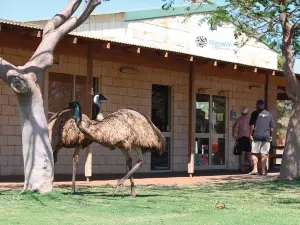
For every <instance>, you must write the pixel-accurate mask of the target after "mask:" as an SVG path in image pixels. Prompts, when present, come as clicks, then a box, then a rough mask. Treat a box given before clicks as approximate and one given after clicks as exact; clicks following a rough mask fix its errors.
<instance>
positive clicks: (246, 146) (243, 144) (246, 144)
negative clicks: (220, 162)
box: [237, 137, 251, 152]
mask: <svg viewBox="0 0 300 225" xmlns="http://www.w3.org/2000/svg"><path fill="white" fill-rule="evenodd" d="M237 149H238V152H244V151H245V152H251V141H250V139H249V138H248V137H241V138H239V139H238V145H237Z"/></svg>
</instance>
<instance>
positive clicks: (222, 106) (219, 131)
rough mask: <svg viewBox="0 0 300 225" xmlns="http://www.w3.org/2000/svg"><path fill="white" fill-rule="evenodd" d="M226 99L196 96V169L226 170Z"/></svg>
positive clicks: (214, 96) (223, 97) (205, 95)
mask: <svg viewBox="0 0 300 225" xmlns="http://www.w3.org/2000/svg"><path fill="white" fill-rule="evenodd" d="M226 111H227V108H226V97H225V96H218V95H210V94H196V119H195V121H196V124H195V126H196V127H195V160H194V161H195V169H225V168H226V154H225V153H226V146H227V145H226V125H227V121H226V118H227V117H226Z"/></svg>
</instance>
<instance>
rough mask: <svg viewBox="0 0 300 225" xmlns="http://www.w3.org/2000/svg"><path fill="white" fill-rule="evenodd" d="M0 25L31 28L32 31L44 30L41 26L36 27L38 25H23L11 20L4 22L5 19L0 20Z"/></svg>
mask: <svg viewBox="0 0 300 225" xmlns="http://www.w3.org/2000/svg"><path fill="white" fill-rule="evenodd" d="M0 23H2V24H9V25H15V26H20V27H27V28H32V29H40V30H42V29H43V28H44V26H43V25H38V24H33V23H24V22H18V21H13V20H6V19H0Z"/></svg>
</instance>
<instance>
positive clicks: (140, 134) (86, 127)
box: [68, 102, 166, 198]
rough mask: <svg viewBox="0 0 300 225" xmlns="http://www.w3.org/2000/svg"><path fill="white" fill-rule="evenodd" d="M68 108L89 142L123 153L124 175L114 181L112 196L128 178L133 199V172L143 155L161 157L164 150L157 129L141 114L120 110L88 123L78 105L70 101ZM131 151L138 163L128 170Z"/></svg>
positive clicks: (162, 137) (163, 139) (141, 162)
mask: <svg viewBox="0 0 300 225" xmlns="http://www.w3.org/2000/svg"><path fill="white" fill-rule="evenodd" d="M68 108H69V109H74V118H75V121H76V124H77V126H78V128H79V129H80V131H81V132H82V133H85V134H86V135H87V138H88V140H89V141H92V142H97V143H99V144H101V145H103V146H105V147H108V148H110V149H111V150H114V149H119V150H120V151H122V152H123V154H124V156H125V159H126V165H127V168H128V170H129V171H128V172H127V174H126V175H125V176H124V177H123V178H122V179H121V180H119V181H118V183H117V186H116V188H115V190H114V195H115V193H116V192H117V191H118V190H119V188H120V187H121V186H122V185H123V184H124V181H125V180H126V179H127V178H129V177H130V184H131V185H130V186H131V196H130V197H133V198H135V197H136V192H135V190H134V181H133V173H134V172H135V171H136V170H138V169H139V168H140V167H141V166H142V164H143V163H144V159H143V154H144V153H146V152H148V151H157V152H158V153H159V154H160V155H162V154H163V153H164V151H165V149H166V139H165V137H164V136H163V135H162V133H161V132H160V131H159V129H158V128H157V127H156V126H155V125H154V124H153V123H152V122H151V120H149V119H148V118H147V117H146V116H144V115H143V114H141V113H139V112H137V111H135V110H132V109H121V110H118V111H116V112H113V113H111V114H109V115H108V116H106V117H105V118H104V119H103V120H101V121H95V120H90V119H88V118H86V117H85V116H83V115H82V114H81V107H80V104H79V103H78V102H71V103H69V105H68ZM131 150H133V151H135V152H136V153H137V155H138V161H137V163H136V164H135V166H134V167H132V158H131V156H130V154H129V152H130V151H131Z"/></svg>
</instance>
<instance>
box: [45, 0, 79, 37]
mask: <svg viewBox="0 0 300 225" xmlns="http://www.w3.org/2000/svg"><path fill="white" fill-rule="evenodd" d="M81 2H82V0H72V1H70V3H69V4H68V5H67V6H66V7H65V8H64V9H63V10H62V11H60V12H59V13H58V14H56V15H55V16H54V17H53V18H52V19H50V20H49V21H48V22H47V23H46V25H45V27H44V30H43V37H45V36H46V35H47V34H48V33H49V32H51V31H54V30H55V29H56V28H58V27H59V26H60V25H62V24H63V23H64V22H65V21H66V20H68V19H69V18H70V17H71V16H72V15H73V13H75V11H76V10H77V9H78V7H79V6H80V4H81Z"/></svg>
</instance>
